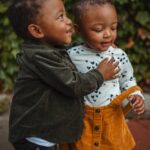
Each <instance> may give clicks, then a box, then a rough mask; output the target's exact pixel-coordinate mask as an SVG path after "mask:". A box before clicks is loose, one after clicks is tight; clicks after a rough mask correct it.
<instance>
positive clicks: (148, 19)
mask: <svg viewBox="0 0 150 150" xmlns="http://www.w3.org/2000/svg"><path fill="white" fill-rule="evenodd" d="M10 1H11V0H9V1H8V0H7V1H1V2H0V18H1V19H0V88H1V91H2V90H3V91H4V90H5V91H8V90H12V87H13V83H14V80H15V78H16V74H17V71H18V66H17V64H16V61H15V56H16V53H17V52H18V51H19V50H20V43H21V40H20V39H19V38H18V37H17V36H16V34H15V33H14V32H13V29H12V27H11V26H10V23H9V20H8V18H7V8H8V2H10ZM72 1H73V0H65V5H66V8H67V10H68V12H69V13H68V14H69V16H70V17H71V19H72V20H73V16H72V11H71V10H72ZM6 2H7V3H6ZM114 2H115V5H116V8H117V11H118V14H119V28H118V39H117V42H116V45H117V46H118V47H121V48H122V49H124V50H125V51H126V52H127V53H128V55H129V58H130V60H131V62H132V64H133V66H134V70H135V75H136V77H137V80H138V81H141V80H145V79H148V80H150V14H149V10H150V3H148V1H147V0H142V1H141V0H114ZM75 41H80V39H79V38H78V37H77V36H76V37H75V38H74V42H75Z"/></svg>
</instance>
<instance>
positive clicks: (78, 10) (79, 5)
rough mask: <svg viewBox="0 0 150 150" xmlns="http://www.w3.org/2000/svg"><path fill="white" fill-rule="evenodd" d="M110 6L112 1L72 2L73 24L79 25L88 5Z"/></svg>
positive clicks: (79, 0)
mask: <svg viewBox="0 0 150 150" xmlns="http://www.w3.org/2000/svg"><path fill="white" fill-rule="evenodd" d="M107 3H108V4H111V5H112V6H114V3H113V0H74V1H73V14H74V17H75V23H77V24H78V23H80V19H81V18H82V15H83V13H84V10H85V9H86V8H88V6H90V5H103V4H107Z"/></svg>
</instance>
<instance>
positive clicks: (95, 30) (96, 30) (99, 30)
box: [93, 29, 103, 33]
mask: <svg viewBox="0 0 150 150" xmlns="http://www.w3.org/2000/svg"><path fill="white" fill-rule="evenodd" d="M93 31H94V32H97V33H99V32H102V31H103V29H93Z"/></svg>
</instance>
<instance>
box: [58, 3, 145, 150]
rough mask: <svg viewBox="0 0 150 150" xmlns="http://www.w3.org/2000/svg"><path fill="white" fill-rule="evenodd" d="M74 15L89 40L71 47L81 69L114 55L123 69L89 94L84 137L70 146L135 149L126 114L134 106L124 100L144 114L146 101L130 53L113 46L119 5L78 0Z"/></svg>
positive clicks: (74, 148)
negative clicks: (135, 74)
mask: <svg viewBox="0 0 150 150" xmlns="http://www.w3.org/2000/svg"><path fill="white" fill-rule="evenodd" d="M74 16H75V25H76V30H77V32H78V33H79V35H80V36H81V37H82V38H83V40H84V42H85V43H84V45H79V46H76V47H73V48H71V49H69V55H70V57H71V59H72V61H73V62H74V64H76V67H77V69H78V70H79V71H80V72H81V73H86V72H88V71H90V70H91V69H94V68H96V67H97V65H98V63H99V61H102V60H103V59H105V58H111V57H114V59H115V60H116V61H119V67H120V68H121V71H120V73H119V77H118V78H116V79H114V80H109V81H105V82H104V83H103V85H102V86H101V87H100V88H99V89H96V90H95V91H94V92H92V93H90V94H88V95H87V96H85V116H84V131H83V134H82V136H81V138H80V140H78V141H77V142H76V143H74V144H70V145H69V146H70V150H132V149H133V148H134V146H135V142H134V139H133V137H132V135H131V133H130V131H129V129H128V127H127V124H126V122H125V118H124V115H123V111H124V112H125V113H126V112H127V111H128V108H130V107H129V105H127V107H125V109H124V110H123V109H122V108H121V105H120V104H121V102H122V101H123V100H124V99H125V98H126V97H128V99H129V101H130V102H131V103H132V104H133V109H134V111H135V112H136V113H137V114H142V113H143V112H144V102H143V96H142V94H141V92H140V88H139V87H138V86H137V84H136V81H135V77H134V76H133V68H132V66H131V63H130V61H129V59H128V56H127V55H126V53H125V52H124V51H123V50H122V49H120V48H113V47H112V45H113V44H114V42H115V40H116V37H117V25H118V19H117V12H116V9H115V6H114V4H113V2H112V1H111V0H76V1H75V3H74ZM63 146H65V148H64V150H66V149H67V148H66V145H63ZM63 146H62V145H60V149H63Z"/></svg>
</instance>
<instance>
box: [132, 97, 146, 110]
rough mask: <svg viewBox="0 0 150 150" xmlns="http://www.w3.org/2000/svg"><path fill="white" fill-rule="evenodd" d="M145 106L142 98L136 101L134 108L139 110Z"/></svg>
mask: <svg viewBox="0 0 150 150" xmlns="http://www.w3.org/2000/svg"><path fill="white" fill-rule="evenodd" d="M143 104H144V101H143V100H141V99H140V98H137V99H136V100H135V102H134V103H133V107H134V108H139V107H141V106H142V105H143Z"/></svg>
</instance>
